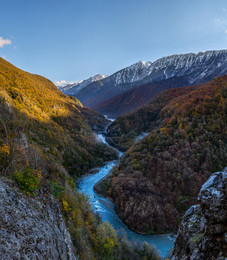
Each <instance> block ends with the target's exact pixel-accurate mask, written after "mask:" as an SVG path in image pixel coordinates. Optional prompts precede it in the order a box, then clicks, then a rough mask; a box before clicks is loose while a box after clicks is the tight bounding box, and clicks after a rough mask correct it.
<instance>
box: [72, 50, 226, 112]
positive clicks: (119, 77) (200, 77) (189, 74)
mask: <svg viewBox="0 0 227 260" xmlns="http://www.w3.org/2000/svg"><path fill="white" fill-rule="evenodd" d="M226 61H227V51H226V50H221V51H207V52H204V53H202V52H200V53H198V54H194V53H189V54H182V55H172V56H168V57H164V58H161V59H158V60H157V61H155V62H138V63H136V64H134V65H132V66H129V67H127V68H125V69H122V70H120V71H118V72H116V73H114V74H113V75H111V76H109V77H107V78H105V79H102V80H99V81H95V82H93V83H91V84H89V85H88V86H87V87H85V88H83V89H82V90H81V91H80V92H78V93H77V94H76V95H75V96H76V97H77V98H78V99H79V100H80V101H81V102H82V103H83V104H85V105H86V106H89V107H91V108H94V107H96V108H97V109H99V107H101V108H100V111H101V109H102V105H103V103H104V104H105V106H107V103H108V101H107V100H110V105H109V107H108V110H111V108H113V109H115V107H116V106H117V105H118V104H119V102H118V100H116V103H115V102H114V104H113V100H112V98H113V97H116V96H118V95H120V94H122V93H124V92H125V91H128V90H130V89H132V88H135V87H138V86H142V85H145V86H146V84H150V83H152V82H158V81H162V82H163V80H166V79H170V78H173V77H175V78H176V77H179V80H180V81H179V82H177V85H178V86H181V87H183V86H187V85H194V84H199V83H204V82H207V81H209V80H211V79H213V78H214V77H217V76H221V75H224V74H226V73H227V69H226V68H227V66H226ZM162 85H163V84H162ZM158 87H159V86H157V88H158ZM121 101H122V99H121ZM125 102H127V99H126V101H125ZM139 105H141V103H140V104H139ZM129 108H130V109H131V107H129ZM127 112H128V111H127ZM117 113H119V111H117Z"/></svg>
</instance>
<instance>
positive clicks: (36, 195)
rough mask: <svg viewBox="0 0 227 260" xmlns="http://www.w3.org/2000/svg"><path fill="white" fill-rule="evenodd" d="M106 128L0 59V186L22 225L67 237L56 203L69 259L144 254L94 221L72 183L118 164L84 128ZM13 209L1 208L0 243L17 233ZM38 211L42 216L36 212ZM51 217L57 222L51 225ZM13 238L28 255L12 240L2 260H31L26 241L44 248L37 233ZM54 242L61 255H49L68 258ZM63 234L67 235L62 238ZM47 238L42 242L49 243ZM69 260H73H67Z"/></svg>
mask: <svg viewBox="0 0 227 260" xmlns="http://www.w3.org/2000/svg"><path fill="white" fill-rule="evenodd" d="M93 116H94V117H93ZM102 120H103V122H102ZM104 121H105V119H104V117H103V116H101V115H98V114H97V113H96V112H92V111H91V110H86V109H85V108H83V107H82V105H81V103H80V102H79V101H78V100H77V99H75V98H70V97H67V96H65V95H64V94H62V93H61V92H60V91H59V90H58V89H57V88H56V87H55V85H54V84H53V83H52V82H50V81H49V80H47V79H45V78H43V77H41V76H38V75H33V74H29V73H27V72H24V71H22V70H20V69H18V68H16V67H14V66H13V65H11V64H10V63H8V62H7V61H5V60H3V59H1V58H0V174H1V177H0V179H1V180H0V181H1V187H2V190H1V192H3V195H4V196H6V197H7V199H9V201H10V199H11V198H13V197H14V199H13V201H19V202H18V203H17V205H16V207H17V212H20V214H24V212H26V210H27V212H28V217H27V219H26V221H27V222H24V225H25V226H26V225H28V224H29V217H31V216H32V221H34V217H35V216H36V217H38V216H42V217H44V218H45V222H46V221H49V222H50V223H52V225H53V228H55V227H54V226H55V225H56V230H57V228H58V227H59V231H58V232H60V231H61V232H66V231H65V229H64V223H61V221H62V220H61V217H60V215H59V218H58V216H56V212H58V208H57V207H58V206H57V205H55V204H56V201H57V202H58V205H59V206H60V209H61V214H62V215H63V217H64V221H65V224H66V227H67V229H68V231H69V233H70V235H71V240H72V242H73V246H74V248H73V254H75V255H77V256H79V258H80V259H104V258H105V259H125V256H124V255H125V254H126V251H127V255H128V254H129V255H130V254H131V257H134V258H133V259H138V256H139V253H138V252H140V250H141V253H142V252H145V251H143V250H144V248H137V249H136V248H133V247H130V248H129V247H128V246H127V245H126V244H124V243H126V242H121V243H120V241H119V240H118V238H117V237H116V234H115V233H114V231H113V229H112V227H111V226H109V225H108V224H106V223H103V224H102V223H101V222H100V219H99V218H97V217H96V216H95V215H94V214H93V212H92V210H91V208H90V205H89V203H88V199H87V198H86V197H85V196H83V195H81V194H79V193H78V192H77V190H76V189H75V183H74V180H75V179H76V178H77V177H78V176H80V175H81V174H83V173H85V172H86V171H87V170H88V169H90V168H91V167H94V166H97V165H101V164H103V162H104V161H106V160H112V159H114V158H116V152H115V151H114V150H113V149H111V148H108V147H106V146H105V145H104V144H101V143H97V142H96V141H95V137H94V134H93V133H92V131H91V127H90V126H89V124H90V125H92V126H97V127H98V128H99V127H101V128H102V127H104V125H105V124H106V123H107V122H104ZM18 189H20V192H19V191H18ZM21 191H22V192H23V194H21ZM7 194H8V195H7ZM18 196H21V197H22V198H23V199H21V200H20V199H19V197H18ZM53 196H54V197H55V199H54V198H53ZM30 197H32V198H31V199H30ZM4 203H5V202H4V201H3V204H1V205H5V204H4ZM22 203H23V205H22ZM13 205H14V203H11V204H9V203H8V204H7V205H5V206H4V208H2V211H3V212H6V213H4V214H0V222H1V223H5V224H4V228H5V229H6V230H5V231H4V232H5V233H4V234H9V235H8V236H6V238H5V239H8V238H9V237H11V236H12V235H13V234H12V230H14V229H15V228H16V227H17V228H18V226H16V222H15V226H14V227H12V220H10V219H12V217H10V213H9V212H14V209H13V208H12V207H13ZM34 207H35V208H34ZM39 208H40V209H41V208H42V209H43V211H42V212H39V210H38V209H39ZM33 210H34V212H32V211H33ZM45 210H47V211H48V212H49V213H48V212H45ZM21 212H23V213H21ZM39 213H40V214H41V215H38V214H39ZM7 214H9V216H8V217H6V216H7ZM12 214H14V213H12ZM48 214H49V215H48ZM59 214H60V213H59ZM23 216H24V215H23ZM51 216H54V218H56V219H58V221H57V222H56V223H55V222H54V219H51ZM10 221H11V222H10ZM18 221H22V224H20V225H23V218H22V219H20V218H19V219H17V225H18ZM36 223H40V227H41V226H42V225H43V226H44V227H45V225H46V224H45V223H44V220H43V219H42V218H41V219H37V222H36ZM43 226H42V228H43ZM33 228H34V227H32V229H31V230H33ZM48 228H50V227H49V226H48ZM56 230H55V231H54V230H53V232H56ZM13 232H14V231H13ZM16 232H17V239H18V240H20V241H22V240H23V241H26V248H27V249H26V250H25V249H24V248H23V246H25V245H23V244H21V243H19V244H18V247H15V248H14V247H12V245H11V243H12V241H11V240H7V243H8V244H7V243H6V244H7V247H5V249H4V250H6V248H7V250H6V251H4V252H3V253H4V257H9V256H12V255H13V254H14V253H13V252H17V253H18V254H19V255H24V256H27V257H28V256H30V257H31V256H32V257H35V255H36V252H37V250H38V249H37V247H36V248H35V249H34V252H33V250H31V249H32V248H33V242H32V241H33V240H34V241H37V242H36V243H37V245H38V247H39V245H41V244H42V243H43V242H42V241H43V240H42V236H43V234H39V233H38V232H37V233H34V236H33V240H32V241H31V239H30V238H29V239H28V234H27V232H26V230H25V231H24V229H22V228H20V227H19V230H16ZM31 232H33V231H31ZM49 234H50V233H49ZM58 235H59V241H58V238H56V241H55V242H53V243H52V245H55V247H56V246H58V247H60V248H52V249H53V250H55V251H56V250H57V251H58V253H59V254H60V255H61V257H65V254H67V252H61V250H63V249H62V248H63V247H62V248H61V245H60V244H59V243H60V241H62V239H64V237H63V238H61V239H60V235H61V234H59V233H58ZM62 235H63V236H66V233H63V234H62ZM40 236H41V239H40ZM47 236H48V232H47ZM45 239H46V240H48V237H45ZM50 239H52V238H50ZM50 239H49V241H50ZM46 240H45V241H46ZM67 240H68V241H69V237H67ZM65 241H66V240H65ZM67 243H68V245H69V244H70V242H67ZM39 248H40V247H39ZM126 248H128V249H126ZM52 249H51V250H52ZM148 249H149V250H150V248H149V246H148ZM12 250H15V251H12ZM18 250H21V251H20V252H19V251H18ZM64 250H65V248H64ZM125 250H126V251H125ZM145 250H146V249H145ZM149 250H148V251H149ZM38 251H39V250H38ZM47 251H48V250H44V251H39V252H38V255H39V257H43V259H45V258H47V256H48V257H50V256H51V257H53V256H54V255H53V254H52V255H51V252H47ZM148 251H147V253H142V254H145V255H147V256H148V255H149V256H150V258H149V259H157V257H156V253H155V252H154V250H153V249H152V250H151V251H149V252H148ZM68 253H69V252H68ZM71 253H72V252H70V254H71ZM55 255H56V254H55ZM69 259H75V258H72V256H69Z"/></svg>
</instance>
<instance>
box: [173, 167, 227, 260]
mask: <svg viewBox="0 0 227 260" xmlns="http://www.w3.org/2000/svg"><path fill="white" fill-rule="evenodd" d="M198 199H199V202H200V204H199V205H195V206H192V207H191V208H190V209H188V211H187V212H186V213H185V215H184V217H183V220H182V222H181V225H180V228H179V231H178V234H177V239H176V242H175V247H174V250H173V254H172V257H171V260H184V259H190V260H192V259H196V260H197V259H206V260H213V259H219V260H221V259H223V260H226V259H227V239H226V238H227V167H226V168H225V169H224V170H223V171H222V172H217V173H214V174H212V175H211V176H210V178H209V179H208V180H207V182H205V183H204V185H203V186H202V188H201V190H200V193H199V197H198Z"/></svg>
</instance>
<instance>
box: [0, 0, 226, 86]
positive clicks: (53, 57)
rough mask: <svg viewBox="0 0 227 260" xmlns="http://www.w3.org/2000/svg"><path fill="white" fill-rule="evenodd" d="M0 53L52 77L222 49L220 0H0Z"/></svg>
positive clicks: (69, 77) (107, 72) (109, 71)
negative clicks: (173, 55) (179, 54)
mask: <svg viewBox="0 0 227 260" xmlns="http://www.w3.org/2000/svg"><path fill="white" fill-rule="evenodd" d="M0 8H1V9H0V10H1V15H0V56H1V57H3V58H5V59H7V60H9V61H10V62H11V63H13V64H14V65H16V66H17V67H19V68H21V69H24V70H26V71H29V72H32V73H36V74H40V75H43V76H45V77H47V78H49V79H51V80H52V81H53V82H55V81H57V80H58V81H60V80H66V81H79V80H82V79H85V78H88V77H89V76H93V75H95V74H97V73H101V74H104V75H110V74H112V73H114V72H116V71H117V70H119V69H121V68H124V67H126V66H128V65H131V64H133V63H135V62H137V61H139V60H145V61H154V60H156V59H157V58H161V57H163V56H167V55H171V54H178V53H188V52H199V51H206V50H214V49H227V1H226V0H215V1H214V0H36V1H35V0H0Z"/></svg>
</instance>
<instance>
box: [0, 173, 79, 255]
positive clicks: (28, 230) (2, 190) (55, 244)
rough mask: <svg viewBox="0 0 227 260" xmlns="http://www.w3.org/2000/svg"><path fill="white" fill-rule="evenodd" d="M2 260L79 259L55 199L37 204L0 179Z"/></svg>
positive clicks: (0, 246)
mask: <svg viewBox="0 0 227 260" xmlns="http://www.w3.org/2000/svg"><path fill="white" fill-rule="evenodd" d="M43 195H45V194H43ZM0 259H4V260H8V259H68V260H69V259H70V260H75V259H76V257H75V256H74V248H73V243H72V241H71V237H70V234H69V232H68V230H67V228H66V226H65V223H64V221H63V216H62V214H61V210H60V208H59V206H58V203H57V202H56V201H55V199H54V198H53V197H52V196H42V197H41V196H40V198H39V200H37V199H34V198H31V197H28V196H27V195H25V194H23V193H22V192H21V191H19V190H18V189H16V188H15V187H13V186H12V182H10V181H9V180H7V179H4V178H1V179H0Z"/></svg>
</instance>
